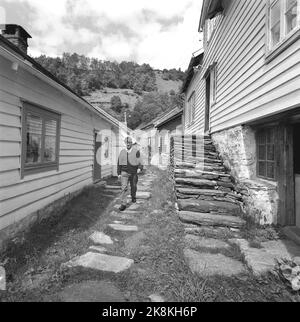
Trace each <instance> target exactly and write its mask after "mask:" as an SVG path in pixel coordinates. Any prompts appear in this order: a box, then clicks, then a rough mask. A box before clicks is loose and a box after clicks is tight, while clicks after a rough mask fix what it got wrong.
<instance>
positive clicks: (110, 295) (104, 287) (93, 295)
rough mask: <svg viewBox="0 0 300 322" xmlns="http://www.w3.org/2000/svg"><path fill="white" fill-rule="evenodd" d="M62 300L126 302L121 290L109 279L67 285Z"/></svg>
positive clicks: (61, 296) (61, 294) (60, 294)
mask: <svg viewBox="0 0 300 322" xmlns="http://www.w3.org/2000/svg"><path fill="white" fill-rule="evenodd" d="M58 297H59V299H60V300H61V301H62V302H125V299H124V297H123V295H122V293H121V291H120V290H119V289H118V288H117V287H116V286H115V285H114V284H113V283H111V282H109V281H85V282H81V283H78V284H73V285H69V286H67V287H65V288H64V289H63V291H62V292H60V293H59V294H58Z"/></svg>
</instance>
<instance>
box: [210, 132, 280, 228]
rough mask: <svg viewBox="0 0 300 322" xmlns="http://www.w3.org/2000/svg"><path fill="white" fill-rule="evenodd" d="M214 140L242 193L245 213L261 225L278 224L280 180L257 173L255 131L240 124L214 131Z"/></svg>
mask: <svg viewBox="0 0 300 322" xmlns="http://www.w3.org/2000/svg"><path fill="white" fill-rule="evenodd" d="M212 140H213V142H214V144H215V146H216V149H217V150H218V152H219V153H220V156H221V157H222V159H223V161H224V165H225V166H226V168H228V169H229V170H230V172H231V174H232V176H233V177H234V178H235V179H236V183H237V188H238V190H239V192H241V193H242V194H243V199H244V205H245V211H246V214H247V215H248V216H250V217H251V218H253V219H254V220H255V221H256V222H257V223H259V224H261V225H270V224H277V211H278V193H277V183H276V182H273V181H267V180H262V179H260V178H257V176H256V142H255V132H254V130H253V129H252V128H251V127H249V126H238V127H235V128H231V129H228V130H224V131H221V132H217V133H214V134H212Z"/></svg>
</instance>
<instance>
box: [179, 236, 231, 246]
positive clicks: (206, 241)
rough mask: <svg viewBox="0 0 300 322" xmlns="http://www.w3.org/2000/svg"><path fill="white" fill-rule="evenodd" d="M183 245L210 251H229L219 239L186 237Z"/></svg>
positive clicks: (225, 244)
mask: <svg viewBox="0 0 300 322" xmlns="http://www.w3.org/2000/svg"><path fill="white" fill-rule="evenodd" d="M184 240H185V243H186V245H187V246H188V247H201V248H211V249H229V248H231V246H230V245H229V244H228V243H226V242H224V241H223V240H220V239H214V238H205V237H198V236H195V235H186V236H185V238H184Z"/></svg>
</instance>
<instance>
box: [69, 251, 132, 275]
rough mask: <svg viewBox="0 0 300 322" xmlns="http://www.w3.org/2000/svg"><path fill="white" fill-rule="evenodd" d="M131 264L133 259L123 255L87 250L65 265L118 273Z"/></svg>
mask: <svg viewBox="0 0 300 322" xmlns="http://www.w3.org/2000/svg"><path fill="white" fill-rule="evenodd" d="M131 265H133V260H132V259H129V258H125V257H118V256H110V255H105V254H96V253H92V252H88V253H86V254H85V255H82V256H80V257H77V258H75V259H73V260H71V261H69V262H68V263H66V266H67V267H78V266H79V267H85V268H90V269H95V270H99V271H106V272H113V273H120V272H122V271H125V270H127V269H128V268H130V266H131Z"/></svg>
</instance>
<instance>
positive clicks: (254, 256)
mask: <svg viewBox="0 0 300 322" xmlns="http://www.w3.org/2000/svg"><path fill="white" fill-rule="evenodd" d="M230 242H232V243H235V244H236V245H238V246H239V247H240V249H241V252H242V253H243V255H244V257H245V261H246V263H247V266H248V267H249V268H250V269H251V270H252V271H253V273H254V274H255V275H262V274H265V273H268V272H271V271H273V270H274V268H275V266H276V264H277V261H278V260H281V259H288V260H293V259H294V258H296V257H297V256H300V247H299V246H298V245H296V244H295V243H294V242H292V241H289V240H275V241H268V242H264V243H261V246H262V248H259V249H258V248H253V247H251V246H250V244H249V242H248V241H247V240H245V239H231V240H230Z"/></svg>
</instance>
